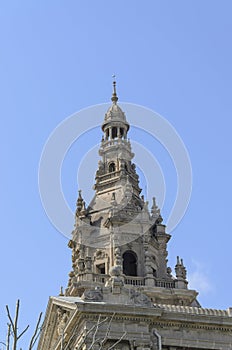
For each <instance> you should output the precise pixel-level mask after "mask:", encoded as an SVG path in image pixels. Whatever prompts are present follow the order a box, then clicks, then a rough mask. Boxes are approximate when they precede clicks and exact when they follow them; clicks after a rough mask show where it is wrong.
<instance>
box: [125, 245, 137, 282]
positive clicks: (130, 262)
mask: <svg viewBox="0 0 232 350" xmlns="http://www.w3.org/2000/svg"><path fill="white" fill-rule="evenodd" d="M123 273H124V274H125V275H126V276H137V255H136V254H135V253H134V252H132V251H131V250H127V251H126V252H125V253H124V254H123Z"/></svg>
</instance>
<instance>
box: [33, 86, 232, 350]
mask: <svg viewBox="0 0 232 350" xmlns="http://www.w3.org/2000/svg"><path fill="white" fill-rule="evenodd" d="M117 101H118V97H117V94H116V83H115V82H114V85H113V95H112V105H111V107H110V108H109V109H108V111H107V112H106V114H105V118H104V121H103V124H102V131H103V137H102V142H101V146H100V150H99V155H100V157H101V159H100V161H99V163H98V169H97V172H96V177H95V185H94V188H95V196H94V198H93V199H92V201H91V203H90V204H89V205H88V206H86V204H85V202H84V200H83V198H82V194H81V191H79V196H78V199H77V209H76V214H75V228H74V230H73V233H72V239H71V240H70V241H69V244H68V245H69V247H70V248H71V250H72V271H71V272H70V273H69V281H68V286H67V288H66V290H65V294H64V295H63V293H61V295H60V296H59V297H52V298H50V300H49V304H48V308H47V312H46V317H45V323H44V329H43V333H42V335H41V338H40V342H39V346H38V349H39V350H45V349H46V350H47V349H54V350H55V349H57V350H58V349H61V350H74V349H83V350H84V349H86V350H91V349H94V350H95V349H137V350H142V349H144V350H145V349H155V350H161V349H169V350H179V349H199V350H201V349H218V350H219V349H223V350H224V349H225V350H228V349H232V310H231V309H228V310H213V309H204V308H202V307H201V306H200V304H199V302H198V301H197V294H198V293H197V292H196V291H195V290H189V289H188V281H187V273H186V268H185V266H184V263H183V260H182V259H180V258H179V257H177V263H176V266H175V275H173V274H172V270H171V268H170V267H169V266H168V265H167V261H168V260H167V255H168V252H167V244H168V241H169V240H170V238H171V236H170V235H169V234H168V233H167V232H166V228H165V225H164V224H163V223H162V222H163V219H162V217H161V214H160V210H159V208H158V207H157V205H156V201H155V198H154V199H153V204H152V207H151V210H149V208H148V203H147V202H145V200H144V198H143V196H141V195H140V193H141V189H140V187H139V177H138V175H137V173H136V166H135V164H134V163H133V161H132V160H133V157H134V154H133V152H132V150H131V145H130V141H129V139H128V137H127V134H128V131H129V127H130V125H129V123H128V122H127V120H126V116H125V114H124V113H123V111H122V110H121V108H120V107H119V105H118V103H117Z"/></svg>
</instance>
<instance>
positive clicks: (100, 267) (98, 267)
mask: <svg viewBox="0 0 232 350" xmlns="http://www.w3.org/2000/svg"><path fill="white" fill-rule="evenodd" d="M96 271H97V273H99V274H101V275H105V273H106V268H105V264H99V265H96Z"/></svg>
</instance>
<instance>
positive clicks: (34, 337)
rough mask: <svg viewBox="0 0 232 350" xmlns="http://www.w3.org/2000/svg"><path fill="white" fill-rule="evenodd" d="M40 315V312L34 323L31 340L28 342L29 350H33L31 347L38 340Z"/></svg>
mask: <svg viewBox="0 0 232 350" xmlns="http://www.w3.org/2000/svg"><path fill="white" fill-rule="evenodd" d="M42 314H43V313H42V312H41V313H40V314H39V318H38V321H37V323H36V327H35V331H34V333H33V335H32V338H31V341H30V344H29V350H31V349H32V348H33V346H34V345H35V343H36V340H37V339H38V335H39V334H40V331H41V328H42V327H40V322H41V318H42Z"/></svg>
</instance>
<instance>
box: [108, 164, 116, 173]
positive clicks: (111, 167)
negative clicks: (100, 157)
mask: <svg viewBox="0 0 232 350" xmlns="http://www.w3.org/2000/svg"><path fill="white" fill-rule="evenodd" d="M113 171H115V164H114V163H110V165H109V172H110V173H112V172H113Z"/></svg>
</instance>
